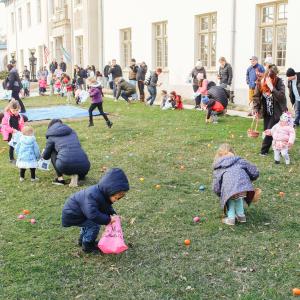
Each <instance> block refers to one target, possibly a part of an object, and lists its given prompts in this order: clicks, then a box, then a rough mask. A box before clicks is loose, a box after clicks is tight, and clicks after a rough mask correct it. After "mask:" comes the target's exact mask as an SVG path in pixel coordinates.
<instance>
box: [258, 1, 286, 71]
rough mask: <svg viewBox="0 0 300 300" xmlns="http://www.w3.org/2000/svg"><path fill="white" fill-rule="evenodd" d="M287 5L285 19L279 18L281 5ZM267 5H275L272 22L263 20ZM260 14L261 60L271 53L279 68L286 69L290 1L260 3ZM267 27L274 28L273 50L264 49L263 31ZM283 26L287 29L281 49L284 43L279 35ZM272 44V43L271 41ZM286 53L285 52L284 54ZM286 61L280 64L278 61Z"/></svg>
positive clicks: (259, 45) (259, 50)
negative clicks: (279, 38)
mask: <svg viewBox="0 0 300 300" xmlns="http://www.w3.org/2000/svg"><path fill="white" fill-rule="evenodd" d="M281 5H285V10H284V14H285V15H286V18H285V19H279V10H280V6H281ZM267 7H273V11H274V14H273V21H272V22H269V23H267V22H263V17H264V14H263V10H264V9H265V8H267ZM258 11H259V13H258V16H259V19H258V20H259V24H258V32H259V34H258V36H259V40H258V53H259V58H260V60H261V61H264V60H265V57H266V56H267V55H271V56H272V58H273V62H274V64H276V65H277V66H278V67H279V69H284V68H285V64H286V45H287V22H288V1H287V0H283V1H276V2H270V3H263V4H261V5H258ZM267 28H269V29H272V41H271V47H272V49H271V51H268V50H265V49H263V45H264V41H263V31H264V30H266V29H267ZM281 28H284V30H285V42H284V45H285V47H284V49H281V50H280V49H279V48H278V45H280V44H283V43H282V42H279V40H278V35H279V30H280V29H281ZM269 44H270V43H269ZM278 53H281V57H279V56H278ZM283 53H284V54H283ZM279 61H281V62H284V63H280V64H278V62H279Z"/></svg>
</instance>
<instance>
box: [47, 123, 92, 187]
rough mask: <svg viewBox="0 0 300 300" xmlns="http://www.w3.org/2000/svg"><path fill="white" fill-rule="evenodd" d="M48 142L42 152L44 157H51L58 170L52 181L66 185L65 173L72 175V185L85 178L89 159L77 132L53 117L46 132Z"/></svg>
mask: <svg viewBox="0 0 300 300" xmlns="http://www.w3.org/2000/svg"><path fill="white" fill-rule="evenodd" d="M46 138H47V144H46V148H45V150H44V152H43V154H42V156H43V158H44V159H50V158H51V162H52V165H53V167H54V169H55V171H56V174H57V178H56V179H55V180H54V181H53V182H52V183H53V184H56V185H64V184H65V180H64V178H63V175H64V174H65V175H69V176H70V175H71V176H72V178H71V183H70V187H75V186H77V185H78V179H79V180H83V179H84V178H85V176H86V175H87V173H88V172H89V170H90V162H89V159H88V157H87V155H86V153H85V152H84V150H83V149H82V148H81V145H80V142H79V140H78V137H77V134H76V132H75V131H74V130H73V129H72V128H70V127H69V126H67V125H65V124H63V122H62V121H61V120H59V119H53V120H51V121H50V123H49V125H48V131H47V133H46Z"/></svg>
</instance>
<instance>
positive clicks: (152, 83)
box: [145, 68, 162, 105]
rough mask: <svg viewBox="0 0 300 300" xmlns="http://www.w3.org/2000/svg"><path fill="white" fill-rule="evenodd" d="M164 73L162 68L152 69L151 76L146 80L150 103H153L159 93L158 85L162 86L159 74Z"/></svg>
mask: <svg viewBox="0 0 300 300" xmlns="http://www.w3.org/2000/svg"><path fill="white" fill-rule="evenodd" d="M161 73H162V69H161V68H157V69H156V71H155V72H153V71H150V73H149V76H148V77H147V78H146V80H145V84H146V85H147V87H148V92H149V94H150V96H149V97H148V98H147V102H148V103H149V105H153V103H154V101H155V98H156V95H157V86H161V83H159V84H158V83H157V82H158V76H159V75H160V74H161Z"/></svg>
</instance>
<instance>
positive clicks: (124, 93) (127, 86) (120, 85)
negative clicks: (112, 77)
mask: <svg viewBox="0 0 300 300" xmlns="http://www.w3.org/2000/svg"><path fill="white" fill-rule="evenodd" d="M116 88H117V92H116V99H117V100H118V99H119V97H120V96H121V97H122V98H123V99H124V100H126V101H127V102H128V103H130V100H129V97H132V96H133V95H134V94H135V93H136V88H135V86H134V85H132V84H131V83H129V82H127V81H126V80H125V79H124V78H122V77H119V78H118V79H116Z"/></svg>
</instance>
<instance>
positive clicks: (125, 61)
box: [119, 27, 132, 69]
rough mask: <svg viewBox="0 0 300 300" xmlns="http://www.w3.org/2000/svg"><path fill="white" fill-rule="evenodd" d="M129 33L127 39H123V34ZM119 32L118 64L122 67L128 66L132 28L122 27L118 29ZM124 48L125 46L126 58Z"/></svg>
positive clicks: (130, 54)
mask: <svg viewBox="0 0 300 300" xmlns="http://www.w3.org/2000/svg"><path fill="white" fill-rule="evenodd" d="M125 33H127V34H128V35H129V38H128V39H126V40H125V39H124V38H123V37H124V34H125ZM119 34H120V64H121V67H122V68H123V69H124V68H125V69H126V68H129V60H130V59H131V58H132V29H131V27H128V28H122V29H120V31H119ZM127 47H128V48H127ZM125 48H127V52H128V53H127V56H128V57H127V58H126V57H125Z"/></svg>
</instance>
